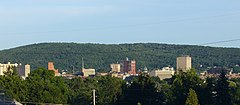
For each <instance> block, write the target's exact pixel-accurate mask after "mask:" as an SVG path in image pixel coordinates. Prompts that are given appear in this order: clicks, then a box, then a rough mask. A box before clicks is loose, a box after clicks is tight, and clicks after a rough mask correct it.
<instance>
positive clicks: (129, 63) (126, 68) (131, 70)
mask: <svg viewBox="0 0 240 105" xmlns="http://www.w3.org/2000/svg"><path fill="white" fill-rule="evenodd" d="M120 66H121V72H122V73H128V74H133V75H134V74H136V61H135V60H129V59H128V58H126V60H123V61H122V62H121V64H120Z"/></svg>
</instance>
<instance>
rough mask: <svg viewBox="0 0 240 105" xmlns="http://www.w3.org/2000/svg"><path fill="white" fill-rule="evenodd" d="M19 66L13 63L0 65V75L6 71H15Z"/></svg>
mask: <svg viewBox="0 0 240 105" xmlns="http://www.w3.org/2000/svg"><path fill="white" fill-rule="evenodd" d="M18 66H19V64H17V63H14V64H11V63H10V62H8V63H7V64H1V63H0V75H4V72H7V71H8V70H13V68H15V69H17V68H18Z"/></svg>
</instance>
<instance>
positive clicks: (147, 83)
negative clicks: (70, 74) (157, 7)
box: [0, 68, 240, 105]
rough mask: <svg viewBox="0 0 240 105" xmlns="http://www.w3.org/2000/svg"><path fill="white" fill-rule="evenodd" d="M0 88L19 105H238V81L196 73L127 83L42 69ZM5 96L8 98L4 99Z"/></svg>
mask: <svg viewBox="0 0 240 105" xmlns="http://www.w3.org/2000/svg"><path fill="white" fill-rule="evenodd" d="M0 84H1V89H2V90H4V91H5V92H6V94H7V95H8V97H11V98H14V99H16V100H17V101H19V102H23V103H24V102H28V103H52V104H70V105H92V104H93V103H92V98H93V96H92V90H96V102H97V105H199V104H200V105H239V104H240V80H239V79H228V78H226V76H225V73H224V72H222V73H221V75H220V76H219V77H218V78H206V79H201V78H199V76H198V75H197V74H196V72H195V70H193V69H192V70H190V71H188V72H186V73H185V72H182V73H179V74H176V75H175V76H173V77H172V78H170V79H166V80H160V79H159V78H158V77H149V75H148V74H144V73H142V74H141V75H139V76H136V77H132V78H131V79H128V80H122V79H119V78H114V77H110V76H97V77H94V78H85V79H82V78H73V79H66V78H64V77H56V76H54V73H53V71H50V70H46V69H45V68H38V69H36V70H34V71H33V72H32V73H31V74H30V75H29V77H27V78H26V79H25V80H23V79H22V78H21V77H19V76H18V75H17V73H16V72H12V71H11V72H6V73H5V75H3V76H0ZM6 97H7V96H6Z"/></svg>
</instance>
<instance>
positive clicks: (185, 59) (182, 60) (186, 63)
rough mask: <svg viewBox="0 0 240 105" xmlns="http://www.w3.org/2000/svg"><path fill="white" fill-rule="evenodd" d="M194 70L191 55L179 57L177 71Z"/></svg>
mask: <svg viewBox="0 0 240 105" xmlns="http://www.w3.org/2000/svg"><path fill="white" fill-rule="evenodd" d="M191 68H192V58H191V57H190V56H189V55H185V56H181V57H177V71H178V72H179V71H182V72H186V71H188V70H190V69H191Z"/></svg>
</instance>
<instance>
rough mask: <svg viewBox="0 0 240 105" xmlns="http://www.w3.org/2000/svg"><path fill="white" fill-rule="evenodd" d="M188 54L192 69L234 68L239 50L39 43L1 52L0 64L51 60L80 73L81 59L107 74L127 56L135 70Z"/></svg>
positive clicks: (37, 63)
mask: <svg viewBox="0 0 240 105" xmlns="http://www.w3.org/2000/svg"><path fill="white" fill-rule="evenodd" d="M181 55H191V56H192V60H193V66H194V67H195V68H198V67H199V65H203V67H204V68H206V67H208V66H233V65H236V64H240V49H238V48H217V47H204V46H194V45H169V44H157V43H135V44H77V43H41V44H32V45H27V46H22V47H17V48H13V49H8V50H2V51H0V62H1V63H3V62H8V61H10V62H13V63H15V62H17V63H22V64H27V63H28V64H30V65H31V66H32V69H35V68H36V67H47V62H48V61H52V62H54V64H55V68H57V69H59V70H63V69H67V70H72V69H73V68H74V70H75V71H79V70H80V68H81V63H82V62H81V60H82V58H84V62H85V67H87V68H95V69H97V70H98V71H109V70H110V66H109V65H110V64H111V63H116V62H119V61H121V60H124V59H125V58H126V57H128V58H129V59H135V60H136V61H137V69H143V68H144V67H145V66H146V67H148V68H149V69H153V68H162V67H164V66H168V65H170V66H173V67H175V66H176V57H178V56H181Z"/></svg>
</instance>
